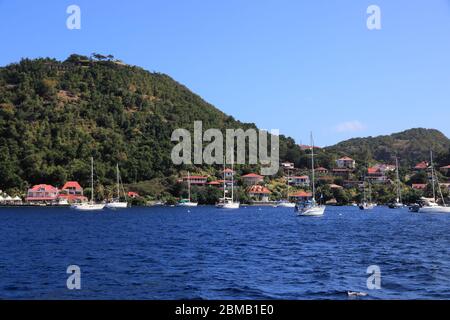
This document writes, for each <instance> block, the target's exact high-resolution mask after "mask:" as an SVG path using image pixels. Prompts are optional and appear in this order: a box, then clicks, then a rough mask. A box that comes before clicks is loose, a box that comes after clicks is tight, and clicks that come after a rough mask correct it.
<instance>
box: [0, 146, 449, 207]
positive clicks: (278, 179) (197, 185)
mask: <svg viewBox="0 0 450 320" xmlns="http://www.w3.org/2000/svg"><path fill="white" fill-rule="evenodd" d="M300 147H302V146H300ZM303 148H307V146H306V147H305V146H303ZM430 170H431V167H430V163H429V162H427V161H422V162H420V163H417V164H416V165H415V166H414V167H412V168H409V169H408V170H407V171H404V170H401V169H400V171H401V172H402V181H404V182H402V184H401V185H402V186H401V188H402V189H403V194H404V201H405V203H414V202H416V201H417V200H419V198H421V197H424V196H425V197H426V196H429V193H430V190H429V189H430V188H431V187H430V184H431V180H430V177H429V176H430V175H429V172H430ZM396 171H397V167H396V165H394V164H374V165H372V166H369V167H364V171H363V172H362V174H361V171H360V170H358V164H357V162H356V161H355V160H354V159H352V158H351V157H348V156H344V157H341V158H339V159H336V160H335V161H334V166H333V167H329V168H325V167H321V166H317V167H316V168H315V175H316V180H317V185H318V189H317V193H316V198H318V199H319V198H320V199H321V201H323V203H324V204H327V205H349V204H355V203H358V202H359V201H361V199H362V194H363V190H365V188H367V186H371V187H372V189H373V190H374V191H373V193H374V194H373V199H374V200H375V201H376V202H378V203H379V204H387V203H388V202H390V201H394V198H393V197H394V194H395V193H394V192H393V191H392V190H393V188H394V186H395V184H396V182H395V181H394V180H395V178H394V177H395V174H396ZM439 172H440V175H441V182H440V186H441V187H442V189H443V190H444V193H445V195H446V196H448V194H449V192H450V182H449V179H450V178H449V176H450V165H447V166H444V167H441V168H439ZM182 173H183V171H182V172H181V174H182ZM442 181H445V182H442ZM176 183H177V184H178V185H179V189H180V196H179V197H178V198H177V197H172V198H167V197H166V198H158V197H155V196H152V195H148V194H143V195H142V196H141V195H140V193H139V192H137V191H135V190H132V189H131V188H127V189H129V190H126V198H127V201H129V202H133V201H135V202H136V203H137V204H139V205H152V204H174V203H176V202H177V201H179V200H180V199H181V198H183V197H185V196H186V186H187V185H189V187H190V188H192V198H193V199H194V200H196V201H199V200H200V201H199V202H200V204H214V203H213V202H212V201H217V199H216V198H214V197H213V198H212V199H213V200H210V201H208V200H203V201H202V199H201V198H200V197H198V196H197V193H203V194H204V193H207V194H215V195H217V197H218V195H221V194H224V195H225V196H227V194H228V193H229V189H230V188H231V187H233V188H234V189H235V190H236V194H237V196H236V198H237V200H238V201H240V202H241V203H243V204H248V205H275V204H276V203H277V202H279V201H281V200H284V201H288V202H293V203H297V202H304V201H308V200H311V199H312V193H311V172H310V169H309V168H306V167H305V168H296V167H295V166H294V163H291V162H283V163H281V164H280V171H279V174H278V175H276V176H262V175H260V174H258V173H256V172H248V173H243V172H241V171H239V170H232V169H231V168H226V169H223V170H217V171H216V172H215V173H213V174H202V173H197V174H193V175H183V174H182V175H181V176H180V177H179V179H178V180H177V181H176ZM85 193H86V192H85V190H84V188H83V187H82V186H81V185H80V183H78V182H77V181H67V182H66V183H65V184H64V185H62V186H53V185H50V184H45V182H44V181H43V183H42V184H38V185H34V186H31V187H30V188H29V189H28V190H26V193H24V194H19V193H17V194H11V195H10V194H8V193H6V192H3V191H1V190H0V205H4V206H18V205H28V206H46V205H49V206H67V205H72V204H77V203H86V202H88V201H89V196H87V195H86V194H85ZM100 200H101V201H109V200H110V199H100Z"/></svg>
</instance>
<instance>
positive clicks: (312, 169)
mask: <svg viewBox="0 0 450 320" xmlns="http://www.w3.org/2000/svg"><path fill="white" fill-rule="evenodd" d="M311 178H312V199H313V201H315V200H316V186H315V175H314V139H313V135H312V132H311Z"/></svg>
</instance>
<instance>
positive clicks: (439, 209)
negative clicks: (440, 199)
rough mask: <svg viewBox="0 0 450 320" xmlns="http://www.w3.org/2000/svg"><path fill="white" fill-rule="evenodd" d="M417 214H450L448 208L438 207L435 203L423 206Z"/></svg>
mask: <svg viewBox="0 0 450 320" xmlns="http://www.w3.org/2000/svg"><path fill="white" fill-rule="evenodd" d="M419 213H450V207H444V206H440V205H438V204H437V203H433V204H431V203H430V204H429V205H427V206H423V207H421V208H420V209H419Z"/></svg>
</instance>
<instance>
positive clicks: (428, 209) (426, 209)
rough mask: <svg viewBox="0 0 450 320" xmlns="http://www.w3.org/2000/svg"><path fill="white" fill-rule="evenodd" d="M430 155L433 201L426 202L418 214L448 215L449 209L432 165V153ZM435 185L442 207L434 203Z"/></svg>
mask: <svg viewBox="0 0 450 320" xmlns="http://www.w3.org/2000/svg"><path fill="white" fill-rule="evenodd" d="M430 155H431V179H432V187H433V201H430V202H428V203H427V204H426V205H425V206H423V207H421V208H420V209H419V213H450V207H447V205H446V204H445V199H444V195H443V194H442V189H441V185H440V184H439V181H438V179H437V177H436V173H435V170H434V164H433V151H431V152H430ZM436 185H437V187H438V190H439V194H440V196H441V200H442V203H443V204H444V205H442V206H441V205H439V204H437V203H436V202H435V201H436Z"/></svg>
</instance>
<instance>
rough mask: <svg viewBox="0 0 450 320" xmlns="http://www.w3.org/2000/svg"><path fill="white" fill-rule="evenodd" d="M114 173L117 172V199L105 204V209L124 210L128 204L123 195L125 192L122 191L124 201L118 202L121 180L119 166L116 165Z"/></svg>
mask: <svg viewBox="0 0 450 320" xmlns="http://www.w3.org/2000/svg"><path fill="white" fill-rule="evenodd" d="M116 172H117V198H115V199H113V200H112V201H111V202H108V203H107V204H106V208H108V209H125V208H127V207H128V202H127V201H126V199H127V195H126V193H125V190H123V185H122V190H123V194H124V197H125V201H120V187H121V184H120V182H121V179H120V171H119V164H117V165H116Z"/></svg>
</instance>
